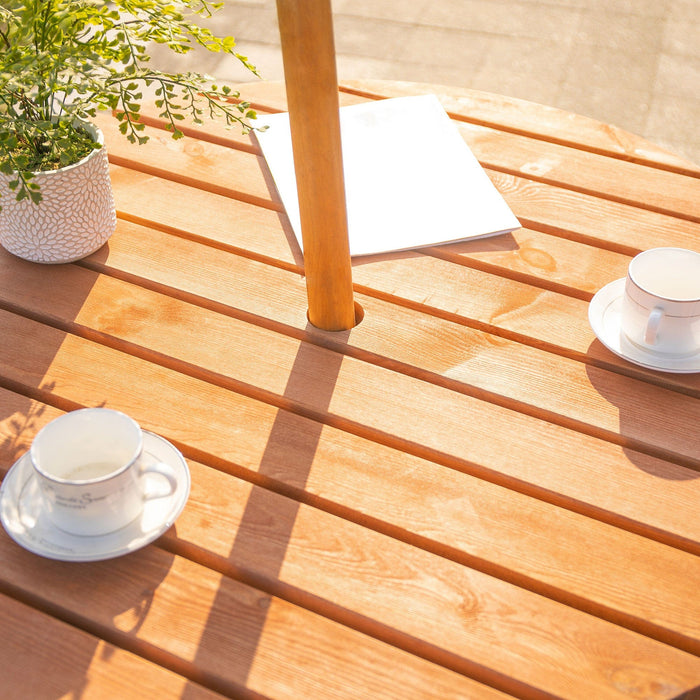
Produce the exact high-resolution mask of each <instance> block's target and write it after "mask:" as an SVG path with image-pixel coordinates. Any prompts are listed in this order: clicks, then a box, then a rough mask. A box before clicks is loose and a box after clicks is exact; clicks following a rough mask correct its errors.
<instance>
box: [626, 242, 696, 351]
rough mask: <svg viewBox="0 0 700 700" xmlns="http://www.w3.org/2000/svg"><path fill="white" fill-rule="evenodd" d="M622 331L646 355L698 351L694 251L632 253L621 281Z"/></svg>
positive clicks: (670, 250) (661, 250)
mask: <svg viewBox="0 0 700 700" xmlns="http://www.w3.org/2000/svg"><path fill="white" fill-rule="evenodd" d="M622 331H623V333H624V334H625V335H626V336H627V338H628V339H629V340H630V341H632V342H633V343H634V344H635V345H637V346H638V347H641V348H643V349H644V350H648V351H651V352H655V353H661V354H665V355H674V356H683V355H691V354H693V353H697V352H700V253H696V252H694V251H692V250H685V249H684V248H652V249H650V250H646V251H644V252H643V253H640V254H639V255H637V256H636V257H635V258H634V259H633V260H632V262H631V263H630V265H629V269H628V272H627V278H626V280H625V296H624V300H623V305H622Z"/></svg>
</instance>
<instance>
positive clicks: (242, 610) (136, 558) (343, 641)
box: [0, 463, 506, 700]
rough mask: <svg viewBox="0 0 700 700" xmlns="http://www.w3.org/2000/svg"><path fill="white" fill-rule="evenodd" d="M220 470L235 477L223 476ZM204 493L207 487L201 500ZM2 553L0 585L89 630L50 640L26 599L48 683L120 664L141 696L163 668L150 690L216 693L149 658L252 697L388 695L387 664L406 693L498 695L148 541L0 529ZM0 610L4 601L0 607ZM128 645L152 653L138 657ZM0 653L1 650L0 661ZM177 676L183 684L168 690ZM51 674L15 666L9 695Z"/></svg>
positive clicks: (50, 624)
mask: <svg viewBox="0 0 700 700" xmlns="http://www.w3.org/2000/svg"><path fill="white" fill-rule="evenodd" d="M190 466H191V467H192V468H193V470H194V472H193V474H194V479H195V484H197V483H201V482H202V481H203V479H204V477H203V475H204V473H205V472H207V471H211V470H207V469H206V468H204V467H202V466H200V465H197V464H196V463H190ZM223 480H224V482H225V483H229V482H231V483H233V482H235V480H233V479H231V478H230V477H225V478H224V479H223ZM245 488H246V487H245V486H243V485H241V489H243V490H245ZM211 497H212V494H207V495H206V499H207V500H208V501H211ZM188 508H189V506H188ZM196 517H199V516H196ZM179 527H180V525H179V523H178V524H176V525H175V526H174V528H172V530H171V531H170V534H169V538H170V539H171V540H172V539H173V538H175V539H176V540H177V535H176V533H177V530H178V528H179ZM229 534H230V533H229ZM0 558H1V559H2V561H3V567H2V570H1V571H0V588H10V589H12V590H21V591H24V592H25V594H24V595H25V596H26V597H27V598H28V599H29V600H31V601H32V604H33V605H34V606H36V607H38V608H39V609H45V610H47V611H48V612H49V613H51V614H53V615H58V616H59V617H60V618H62V619H67V620H70V621H71V622H72V623H73V624H74V625H76V626H77V627H78V628H80V627H83V628H85V629H87V630H88V631H89V632H90V633H91V634H86V633H84V632H81V631H80V630H79V629H75V630H74V631H73V632H71V633H68V634H67V637H68V638H70V637H71V635H72V636H73V637H74V638H75V639H76V640H77V641H76V646H72V645H69V644H67V643H65V644H61V645H56V643H55V641H56V637H55V636H53V635H52V634H51V632H52V631H54V628H55V627H56V626H58V625H62V626H63V627H64V628H66V625H65V624H63V623H60V622H58V621H52V619H51V618H50V617H47V615H46V614H43V615H42V614H40V613H31V611H29V612H28V611H26V610H22V612H21V619H25V618H28V619H29V620H31V619H32V617H37V618H40V619H41V620H47V627H44V628H43V631H42V633H41V636H40V639H43V640H44V641H43V642H41V643H37V639H33V640H32V639H31V637H30V636H29V635H30V634H31V629H32V628H30V629H29V630H28V631H27V635H28V638H27V639H26V640H24V641H26V643H27V644H30V643H31V644H32V651H31V653H30V654H28V655H27V657H26V658H32V655H33V654H41V653H46V654H48V653H52V654H53V656H54V658H53V664H55V665H62V666H65V672H64V673H63V674H62V675H61V674H58V675H57V677H56V678H52V679H51V682H52V683H53V682H62V681H63V680H64V679H69V680H72V683H73V686H75V685H76V684H77V680H78V679H80V678H82V677H83V676H85V680H86V681H89V680H90V676H92V675H94V676H95V679H94V682H95V683H96V684H98V683H99V685H97V690H98V691H101V692H102V695H98V694H96V697H116V696H118V695H120V694H119V693H117V692H116V690H117V687H118V686H117V683H118V681H117V678H116V677H117V676H118V675H119V674H121V673H123V672H125V671H126V670H127V669H128V664H131V666H132V667H133V666H134V665H136V668H132V672H131V674H130V675H127V676H126V677H125V678H122V679H121V680H122V689H123V690H124V691H125V692H126V693H127V695H128V692H129V688H130V687H131V686H132V685H133V683H139V684H140V683H141V682H143V689H144V690H143V697H151V696H153V697H156V692H155V691H157V689H158V686H157V685H155V683H156V681H157V680H158V678H159V677H160V678H161V679H162V680H163V684H162V686H161V687H160V693H161V694H160V695H157V697H161V698H162V697H187V698H190V697H192V698H199V697H202V698H209V697H212V698H213V697H219V696H218V695H215V694H214V693H207V692H205V691H204V690H203V689H201V688H200V687H199V685H198V684H193V683H188V682H187V680H186V679H184V678H179V680H178V677H177V676H175V674H173V673H171V672H168V671H165V670H160V669H158V667H157V666H155V665H154V664H155V663H159V664H161V665H163V666H165V667H173V668H176V669H179V670H180V672H181V673H184V674H186V675H187V676H189V677H192V678H196V679H198V680H199V682H200V683H203V684H205V685H208V686H210V687H214V688H217V689H218V690H219V692H221V693H223V694H224V695H226V696H227V697H249V696H247V695H245V692H246V691H245V690H244V688H247V689H248V690H249V691H252V692H254V693H260V694H261V696H264V697H266V698H275V699H277V698H292V699H293V698H299V697H309V696H311V695H313V694H316V693H318V692H319V689H321V688H322V689H323V692H324V693H328V694H329V696H332V697H334V698H354V697H356V692H357V691H356V688H362V692H367V693H371V694H372V696H373V697H381V698H387V699H393V698H394V697H396V696H395V692H396V682H397V679H396V677H395V673H394V669H396V668H401V669H402V674H401V688H402V694H405V695H404V696H405V697H414V698H425V697H429V696H432V697H444V698H458V697H460V698H461V697H464V696H465V695H466V696H468V697H474V698H484V700H497V699H498V698H500V699H501V700H505V698H506V695H504V694H502V693H500V692H498V691H496V690H493V689H492V688H489V687H487V686H484V685H482V684H481V683H477V682H475V681H472V680H470V679H469V678H465V677H463V676H460V675H458V674H456V673H454V672H452V671H450V670H447V669H444V668H442V667H440V666H439V665H436V664H433V663H430V662H428V661H425V660H423V659H421V658H418V657H416V656H413V655H412V654H409V653H406V652H404V651H401V650H400V649H397V648H395V647H393V646H391V645H388V644H385V643H382V642H380V641H377V640H374V639H372V638H370V637H367V636H365V635H363V634H361V633H359V632H356V631H354V630H351V629H348V628H346V627H344V626H342V625H340V624H338V623H335V622H332V621H330V620H327V619H325V618H323V617H321V616H319V615H316V614H313V613H311V612H308V611H306V610H304V609H303V608H300V607H299V606H296V605H292V604H289V603H287V602H285V601H283V600H280V599H279V598H276V597H275V596H273V595H270V594H268V593H265V592H264V591H260V590H256V589H255V588H251V587H250V586H246V585H244V584H242V583H239V582H237V581H234V580H231V579H229V578H226V577H222V576H221V574H219V573H217V572H216V571H213V570H210V569H207V568H206V567H204V566H200V565H197V564H195V563H193V562H191V561H188V560H186V559H183V558H181V557H177V556H173V555H171V554H168V553H167V552H165V551H161V550H159V549H158V548H156V547H153V546H150V547H147V548H146V549H145V550H142V551H140V552H136V553H133V554H130V555H129V556H127V557H122V558H119V559H115V560H108V561H105V562H96V563H89V564H79V565H76V564H73V563H63V562H56V561H51V560H47V559H42V558H40V557H37V556H35V555H33V554H30V553H27V552H24V551H23V550H22V549H20V548H19V547H18V546H17V545H15V544H14V543H13V542H11V541H10V540H9V538H8V537H7V536H6V535H5V533H4V532H3V533H0ZM239 563H242V562H239ZM77 569H79V570H80V576H79V577H76V570H77ZM0 601H2V597H1V596H0ZM14 605H17V604H14ZM3 613H4V608H3V607H2V606H0V617H2V616H3ZM47 628H48V629H47ZM5 629H6V628H5V627H3V631H4V632H5ZM8 629H12V627H10V628H8ZM68 629H71V628H68ZM35 631H36V630H35ZM173 632H175V634H174V633H173ZM0 636H1V637H2V638H3V639H1V640H0V649H2V648H3V641H5V642H8V643H16V644H18V645H20V646H19V648H18V650H17V652H18V653H19V652H20V651H21V649H22V647H21V644H22V640H21V639H16V638H15V637H14V635H10V636H8V635H6V634H5V633H4V634H3V635H0ZM67 637H66V635H63V636H62V637H61V638H62V639H63V640H66V638H67ZM100 638H101V639H103V640H104V639H106V640H112V644H110V643H109V642H104V641H100ZM115 645H118V646H119V647H121V648H123V649H124V650H122V649H121V648H116V647H115ZM129 650H131V651H129ZM25 651H26V650H25ZM133 652H136V653H138V654H140V655H143V656H146V657H147V658H149V659H150V662H148V661H145V660H143V659H139V658H138V657H134V655H133ZM98 655H99V656H98ZM5 658H6V657H5ZM5 658H2V659H1V660H0V669H1V668H2V663H3V662H4V661H5ZM132 659H135V661H134V660H132ZM136 662H138V663H136ZM139 664H140V665H141V666H142V667H143V669H144V676H143V680H142V676H141V674H140V672H139V673H135V672H136V671H138V665H139ZM31 668H32V669H35V668H36V667H35V666H31ZM3 677H4V678H6V676H4V675H3ZM169 677H170V679H169ZM168 679H169V680H168ZM178 683H179V685H180V687H181V689H182V691H183V693H182V695H180V693H178V692H177V691H175V690H174V688H175V686H176V684H178ZM152 684H153V686H154V687H152ZM47 685H48V684H45V683H43V682H42V681H41V679H38V682H36V683H35V684H34V685H32V679H31V678H27V677H23V676H19V677H17V682H16V689H17V696H16V697H18V698H19V697H22V698H27V697H32V698H37V699H38V698H41V697H54V695H52V694H51V693H50V692H48V690H49V689H48V688H47ZM73 686H69V688H65V689H64V692H67V691H68V690H69V689H70V688H71V687H73ZM78 687H80V686H78ZM32 688H34V689H35V692H36V694H35V692H34V691H32ZM88 690H89V686H88ZM22 692H23V693H24V695H22ZM43 693H46V694H45V695H43ZM110 693H111V694H110ZM190 693H191V694H190ZM3 697H5V695H3ZM81 697H82V695H81ZM88 697H91V696H90V695H88ZM254 697H258V696H257V695H255V696H254Z"/></svg>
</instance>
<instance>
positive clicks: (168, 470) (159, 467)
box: [139, 462, 177, 501]
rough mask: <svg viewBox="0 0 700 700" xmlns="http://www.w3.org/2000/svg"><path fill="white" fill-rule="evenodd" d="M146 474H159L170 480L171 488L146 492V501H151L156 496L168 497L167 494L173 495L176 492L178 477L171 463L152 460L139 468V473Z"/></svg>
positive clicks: (144, 496) (144, 498)
mask: <svg viewBox="0 0 700 700" xmlns="http://www.w3.org/2000/svg"><path fill="white" fill-rule="evenodd" d="M146 474H159V475H160V476H162V477H163V478H164V479H165V480H166V481H167V482H168V485H169V488H168V490H167V491H162V490H159V491H156V492H155V493H144V494H143V500H144V501H149V500H151V499H154V498H166V497H167V496H172V495H173V494H174V493H175V490H176V489H177V479H176V477H175V472H174V471H173V468H172V467H171V466H170V465H168V464H165V463H164V462H150V463H147V464H144V465H143V466H142V467H140V469H139V475H140V476H145V475H146Z"/></svg>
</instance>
